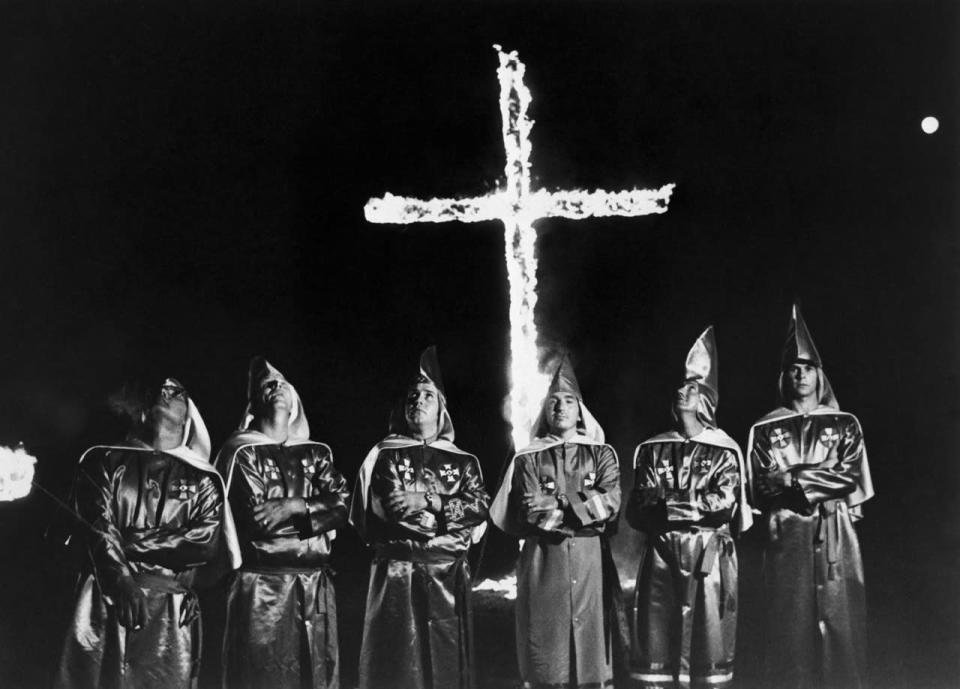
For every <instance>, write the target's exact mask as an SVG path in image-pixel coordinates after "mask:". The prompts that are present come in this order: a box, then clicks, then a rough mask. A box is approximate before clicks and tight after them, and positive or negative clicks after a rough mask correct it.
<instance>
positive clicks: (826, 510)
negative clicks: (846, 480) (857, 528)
mask: <svg viewBox="0 0 960 689" xmlns="http://www.w3.org/2000/svg"><path fill="white" fill-rule="evenodd" d="M837 503H838V501H837V500H827V501H826V502H821V503H820V506H819V511H820V520H819V522H818V523H817V533H816V536H815V537H814V540H815V542H816V543H823V542H824V541H826V548H827V579H829V580H830V581H834V580H836V578H837V562H839V560H840V512H839V510H837Z"/></svg>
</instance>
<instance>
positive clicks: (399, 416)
mask: <svg viewBox="0 0 960 689" xmlns="http://www.w3.org/2000/svg"><path fill="white" fill-rule="evenodd" d="M389 428H390V433H389V435H387V437H386V438H384V439H383V440H382V441H380V442H379V443H377V445H375V446H374V447H373V449H372V450H370V452H369V453H368V454H367V457H366V459H365V460H364V462H363V465H362V466H361V468H360V473H359V476H358V477H357V485H356V488H355V490H354V500H353V504H352V505H351V511H350V522H351V523H352V524H353V525H354V527H355V528H356V529H357V531H358V532H359V533H360V535H361V537H362V538H363V539H364V541H365V542H366V543H367V544H368V545H369V546H371V548H372V549H373V561H372V562H371V565H370V588H369V591H368V595H367V612H366V617H365V619H364V625H363V646H362V649H361V651H360V689H381V688H384V689H385V688H386V687H390V688H391V689H393V688H395V689H428V688H434V687H436V688H437V689H439V688H440V687H443V688H444V689H448V688H449V689H470V687H472V686H473V684H474V680H473V660H472V659H473V646H472V642H471V635H472V621H471V615H470V598H469V596H470V569H469V567H468V566H467V551H468V550H469V548H470V545H471V544H472V543H473V542H475V541H477V540H479V539H480V536H481V535H482V534H483V529H484V526H485V521H486V518H487V507H488V505H489V502H490V499H489V497H488V496H487V492H486V489H485V488H484V485H483V475H482V474H481V472H480V463H479V462H478V461H477V458H476V457H474V456H473V455H471V454H468V453H466V452H464V451H463V450H461V449H459V448H458V447H457V446H456V445H454V444H453V438H454V435H453V422H452V420H451V418H450V414H449V412H448V411H447V403H446V396H445V394H444V391H443V382H442V380H441V378H440V367H439V365H438V362H437V354H436V348H435V347H430V348H429V349H427V350H426V351H424V352H423V354H422V355H421V357H420V366H419V368H418V370H417V371H416V373H415V374H414V375H412V376H410V378H409V380H408V385H407V388H406V393H405V395H404V397H403V400H402V401H401V403H400V404H399V405H398V406H397V408H396V409H394V411H393V413H392V414H391V417H390V425H389Z"/></svg>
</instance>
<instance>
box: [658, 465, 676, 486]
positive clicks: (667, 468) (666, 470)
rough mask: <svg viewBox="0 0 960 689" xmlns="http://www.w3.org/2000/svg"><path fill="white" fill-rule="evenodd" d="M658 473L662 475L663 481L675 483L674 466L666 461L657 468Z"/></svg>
mask: <svg viewBox="0 0 960 689" xmlns="http://www.w3.org/2000/svg"><path fill="white" fill-rule="evenodd" d="M657 473H658V474H660V478H661V480H663V481H666V482H668V483H673V466H671V465H670V464H669V463H668V462H667V461H666V460H664V462H663V463H662V464H661V465H660V466H658V467H657Z"/></svg>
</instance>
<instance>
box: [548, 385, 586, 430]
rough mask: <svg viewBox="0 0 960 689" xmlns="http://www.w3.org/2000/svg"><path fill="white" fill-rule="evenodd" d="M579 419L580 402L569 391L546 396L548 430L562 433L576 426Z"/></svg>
mask: <svg viewBox="0 0 960 689" xmlns="http://www.w3.org/2000/svg"><path fill="white" fill-rule="evenodd" d="M579 420H580V402H578V401H577V396H576V395H574V394H572V393H569V392H555V393H553V394H552V395H550V397H549V398H547V421H548V423H549V425H550V432H551V433H554V434H556V435H563V434H564V433H568V432H570V431H572V430H574V429H576V427H577V422H578V421H579Z"/></svg>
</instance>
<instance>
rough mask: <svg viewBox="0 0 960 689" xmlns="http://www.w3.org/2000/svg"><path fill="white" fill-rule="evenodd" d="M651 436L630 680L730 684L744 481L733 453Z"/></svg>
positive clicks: (639, 479) (636, 505) (639, 516)
mask: <svg viewBox="0 0 960 689" xmlns="http://www.w3.org/2000/svg"><path fill="white" fill-rule="evenodd" d="M671 436H673V437H672V438H670V439H664V440H659V439H658V438H654V439H652V440H650V441H647V442H645V443H643V444H641V445H640V447H639V448H637V459H636V474H635V480H634V488H633V491H632V493H631V496H630V502H629V504H628V506H627V520H628V522H629V523H630V524H631V526H633V527H634V528H636V529H639V530H641V531H643V532H644V534H645V536H646V539H645V542H644V545H643V549H642V550H641V554H640V566H639V571H638V573H637V586H636V606H635V610H636V612H635V616H634V619H633V623H634V624H633V638H634V640H635V647H634V662H633V668H632V669H631V677H632V680H633V682H634V686H639V687H644V688H645V689H648V688H649V689H653V688H658V689H659V688H661V687H663V688H667V687H671V688H672V687H689V686H711V687H725V686H728V685H729V684H730V682H731V681H732V680H733V663H734V652H735V650H736V632H737V612H736V610H737V555H736V549H735V548H734V543H733V539H732V537H731V535H730V526H729V523H730V521H731V518H732V517H733V514H734V511H735V508H736V506H737V502H738V495H739V491H740V487H741V483H742V482H743V480H744V478H742V477H741V476H740V462H739V458H738V456H737V455H736V454H735V453H734V452H733V451H732V450H731V449H729V448H727V447H718V446H716V445H708V444H705V443H701V442H697V441H696V440H691V439H683V437H682V436H680V435H679V434H671Z"/></svg>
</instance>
